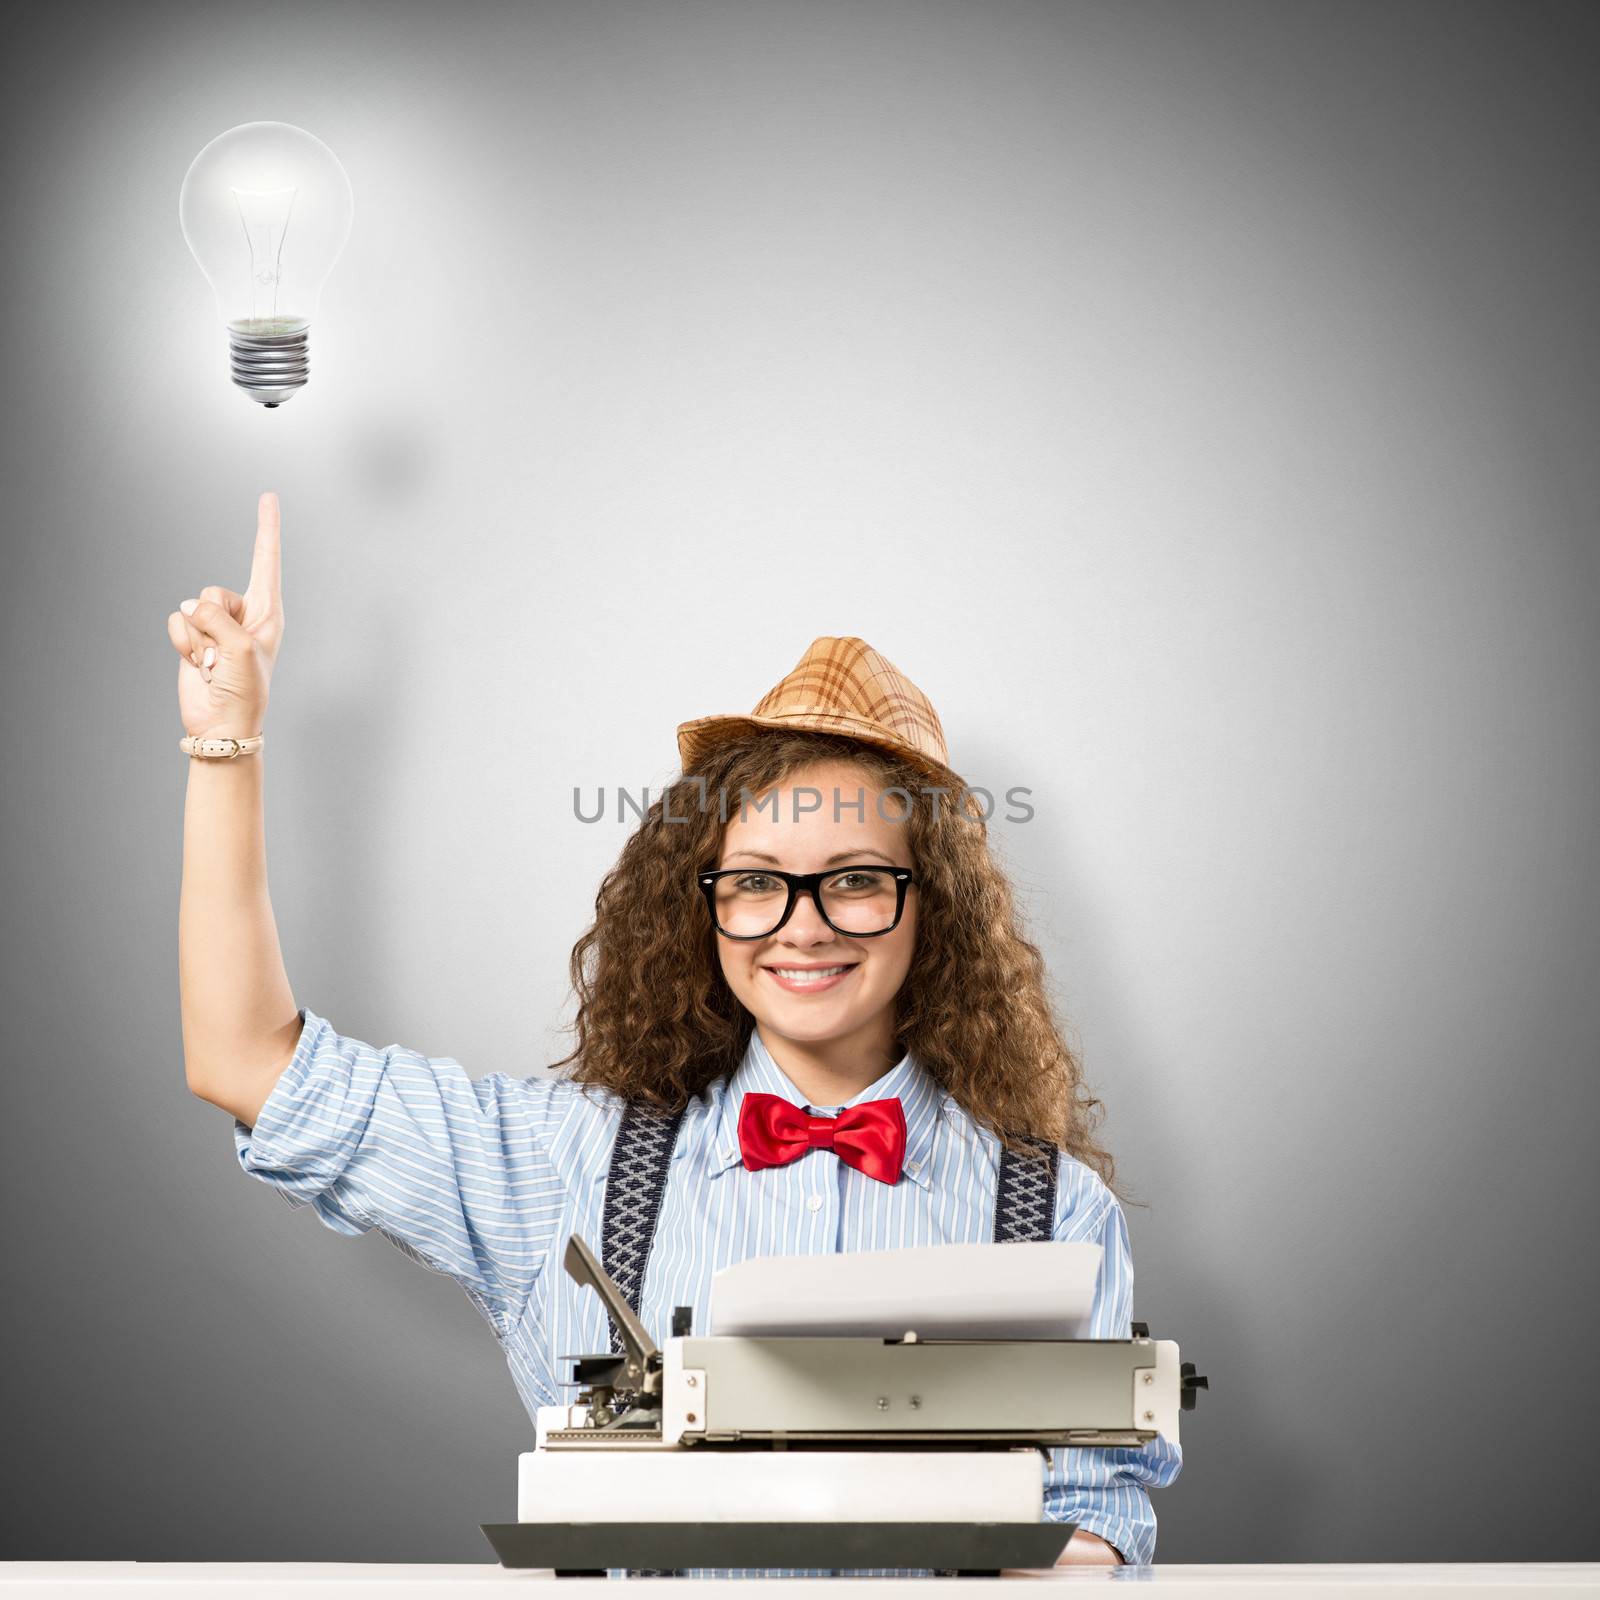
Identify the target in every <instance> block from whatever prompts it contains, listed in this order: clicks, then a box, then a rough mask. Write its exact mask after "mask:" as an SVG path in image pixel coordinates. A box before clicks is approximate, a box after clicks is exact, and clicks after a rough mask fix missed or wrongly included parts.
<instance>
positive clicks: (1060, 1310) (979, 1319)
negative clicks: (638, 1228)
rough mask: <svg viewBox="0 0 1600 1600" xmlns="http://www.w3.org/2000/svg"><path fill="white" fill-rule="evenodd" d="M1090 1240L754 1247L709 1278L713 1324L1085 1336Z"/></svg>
mask: <svg viewBox="0 0 1600 1600" xmlns="http://www.w3.org/2000/svg"><path fill="white" fill-rule="evenodd" d="M1100 1255H1101V1250H1100V1246H1099V1245H1097V1244H938V1245H926V1246H920V1247H918V1248H916V1249H910V1250H852V1251H847V1252H846V1253H844V1254H842V1255H830V1256H758V1257H756V1258H755V1259H753V1260H750V1261H741V1262H739V1263H737V1264H736V1265H734V1266H731V1267H724V1268H723V1270H722V1271H721V1272H719V1273H717V1274H716V1275H715V1276H714V1277H713V1278H712V1280H711V1331H712V1333H713V1334H719V1333H742V1334H766V1335H773V1334H785V1333H789V1334H813V1335H814V1334H828V1335H835V1334H839V1335H845V1334H867V1335H870V1336H873V1337H880V1338H889V1339H897V1338H900V1337H901V1336H902V1335H904V1334H906V1333H908V1332H912V1333H916V1334H917V1335H919V1336H920V1337H921V1338H924V1339H1086V1338H1088V1337H1089V1325H1088V1324H1089V1312H1090V1309H1091V1307H1092V1305H1093V1303H1094V1287H1095V1280H1096V1278H1097V1277H1098V1276H1099V1272H1100Z"/></svg>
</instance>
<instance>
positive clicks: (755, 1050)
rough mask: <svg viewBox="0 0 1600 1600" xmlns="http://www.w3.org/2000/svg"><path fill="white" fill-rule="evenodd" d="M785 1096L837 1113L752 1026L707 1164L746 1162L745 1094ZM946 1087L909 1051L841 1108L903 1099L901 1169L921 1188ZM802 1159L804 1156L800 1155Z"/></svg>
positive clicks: (726, 1091)
mask: <svg viewBox="0 0 1600 1600" xmlns="http://www.w3.org/2000/svg"><path fill="white" fill-rule="evenodd" d="M752 1091H753V1092H755V1093H758V1094H776V1095H781V1096H782V1097H783V1098H784V1099H785V1100H787V1101H789V1102H790V1103H791V1104H793V1105H797V1106H803V1107H808V1108H809V1109H810V1110H811V1111H813V1112H819V1113H820V1112H831V1111H833V1110H834V1109H835V1108H834V1107H832V1106H811V1105H810V1103H809V1102H808V1101H807V1100H806V1097H805V1096H804V1095H803V1094H802V1093H801V1092H800V1091H799V1090H798V1089H797V1088H795V1086H794V1084H793V1083H792V1082H791V1081H790V1079H789V1075H788V1074H787V1073H786V1072H785V1071H784V1070H783V1068H782V1067H780V1066H779V1065H778V1063H777V1062H776V1061H775V1060H773V1058H772V1052H771V1051H769V1050H768V1049H767V1047H766V1046H765V1045H764V1044H763V1043H762V1042H761V1035H760V1033H759V1032H757V1031H756V1030H754V1029H752V1030H751V1033H750V1043H749V1045H748V1046H747V1047H746V1049H745V1053H744V1059H743V1060H742V1061H741V1062H740V1063H739V1065H738V1066H737V1067H736V1068H735V1069H734V1071H733V1073H732V1074H731V1075H730V1076H729V1077H728V1078H727V1079H726V1080H725V1081H724V1084H723V1092H722V1106H721V1109H720V1111H719V1112H718V1114H717V1117H716V1120H715V1122H714V1124H713V1131H714V1136H715V1144H714V1146H713V1148H712V1151H711V1155H710V1159H709V1161H708V1162H707V1166H708V1168H709V1170H710V1171H711V1172H712V1173H719V1172H725V1171H727V1169H728V1168H729V1167H736V1166H738V1165H740V1162H741V1159H742V1158H741V1156H740V1154H739V1111H740V1108H741V1107H742V1106H743V1105H744V1097H745V1095H747V1094H749V1093H751V1092H752ZM945 1098H946V1097H945V1092H944V1090H943V1089H942V1088H940V1086H939V1085H938V1083H936V1082H935V1081H934V1078H933V1076H932V1074H931V1073H929V1072H928V1071H927V1070H926V1069H925V1068H923V1067H921V1066H919V1065H918V1063H917V1062H916V1061H915V1060H913V1059H912V1057H911V1056H909V1055H903V1056H901V1058H900V1059H899V1060H898V1061H897V1062H896V1063H895V1064H894V1066H892V1067H890V1068H889V1070H888V1071H887V1072H886V1073H884V1075H883V1076H882V1077H881V1078H879V1079H878V1080H877V1082H876V1083H869V1084H868V1085H867V1087H866V1088H865V1089H863V1090H861V1092H860V1093H859V1094H856V1095H853V1096H852V1097H851V1098H850V1099H849V1100H846V1101H845V1103H844V1105H842V1106H840V1107H838V1109H839V1110H841V1111H843V1110H844V1109H845V1107H847V1106H854V1105H860V1104H862V1103H863V1102H864V1101H867V1100H898V1101H899V1102H900V1107H901V1110H903V1111H904V1112H905V1117H906V1157H905V1162H904V1165H903V1166H902V1167H901V1169H900V1172H901V1176H902V1177H903V1178H909V1179H910V1180H911V1181H912V1182H913V1183H915V1184H917V1185H918V1186H919V1187H920V1188H923V1189H926V1188H928V1187H929V1184H930V1172H929V1168H930V1161H929V1157H930V1155H931V1154H932V1151H933V1136H934V1133H935V1131H936V1129H937V1126H938V1121H939V1113H940V1111H941V1110H942V1108H943V1106H944V1101H945ZM800 1159H801V1160H802V1161H803V1160H804V1159H805V1157H804V1156H802V1157H801V1158H800Z"/></svg>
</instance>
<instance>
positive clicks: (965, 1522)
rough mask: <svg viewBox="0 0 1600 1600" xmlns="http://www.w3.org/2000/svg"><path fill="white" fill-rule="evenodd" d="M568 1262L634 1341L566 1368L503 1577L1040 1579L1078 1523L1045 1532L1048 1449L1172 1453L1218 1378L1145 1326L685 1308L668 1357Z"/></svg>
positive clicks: (618, 1299) (575, 1255) (608, 1288)
mask: <svg viewBox="0 0 1600 1600" xmlns="http://www.w3.org/2000/svg"><path fill="white" fill-rule="evenodd" d="M937 1248H962V1247H937ZM984 1248H992V1249H998V1250H1009V1249H1016V1248H1031V1247H1018V1246H1012V1245H1003V1244H1002V1245H994V1246H988V1247H984ZM1043 1248H1047V1249H1049V1248H1063V1249H1068V1248H1082V1249H1086V1248H1091V1247H1088V1246H1078V1247H1073V1246H1045V1247H1043ZM565 1266H566V1270H567V1272H568V1273H569V1274H571V1276H572V1277H573V1278H575V1279H576V1280H577V1281H578V1282H579V1283H580V1284H583V1285H585V1286H587V1287H589V1288H592V1289H594V1290H595V1291H596V1293H598V1294H599V1296H600V1298H601V1299H602V1301H603V1302H604V1303H605V1307H606V1310H607V1312H608V1313H609V1314H610V1316H611V1319H612V1322H613V1323H614V1325H615V1326H616V1328H617V1329H618V1330H619V1332H620V1335H621V1344H622V1350H621V1352H620V1353H613V1354H605V1355H590V1356H579V1357H575V1358H573V1359H574V1361H575V1369H574V1378H575V1380H576V1385H577V1386H578V1388H579V1390H580V1393H579V1396H578V1399H577V1401H576V1403H575V1404H573V1405H570V1406H548V1407H541V1408H540V1411H539V1416H538V1426H537V1433H536V1445H535V1448H534V1449H533V1450H531V1451H528V1452H526V1453H525V1454H523V1455H522V1456H521V1457H520V1458H519V1478H518V1496H517V1516H518V1519H519V1520H518V1521H516V1522H514V1523H492V1524H484V1525H483V1532H484V1533H485V1535H486V1536H487V1537H488V1539H489V1541H490V1543H491V1544H492V1545H493V1546H494V1549H495V1552H496V1554H497V1555H498V1556H499V1557H500V1560H501V1562H502V1563H503V1564H504V1565H506V1566H518V1567H544V1568H553V1569H554V1570H555V1572H556V1574H557V1575H558V1576H578V1575H600V1574H603V1573H604V1572H605V1571H606V1570H608V1569H613V1568H623V1569H627V1570H630V1571H634V1572H644V1573H662V1572H672V1571H681V1570H684V1569H699V1568H710V1569H724V1568H805V1569H823V1570H839V1569H860V1568H893V1569H913V1570H919V1571H920V1570H929V1571H934V1572H939V1573H950V1574H963V1575H965V1574H974V1575H977V1574H993V1573H996V1572H998V1571H1000V1570H1001V1569H1002V1568H1010V1567H1024V1568H1026V1567H1049V1566H1051V1565H1053V1564H1054V1563H1055V1561H1056V1559H1057V1558H1058V1557H1059V1556H1060V1554H1061V1552H1062V1550H1063V1549H1064V1548H1065V1546H1066V1543H1067V1540H1068V1539H1070V1538H1071V1536H1072V1534H1073V1531H1074V1529H1073V1525H1072V1524H1070V1523H1064V1522H1046V1521H1044V1520H1042V1511H1043V1496H1044V1471H1045V1466H1046V1464H1047V1458H1046V1454H1045V1452H1046V1451H1048V1450H1049V1449H1050V1448H1052V1447H1054V1446H1058V1445H1067V1446H1073V1447H1077V1448H1088V1449H1094V1448H1106V1447H1117V1446H1132V1447H1137V1446H1139V1445H1142V1444H1144V1443H1146V1442H1147V1441H1149V1440H1151V1439H1153V1438H1155V1437H1156V1435H1157V1434H1160V1435H1163V1436H1164V1437H1165V1438H1167V1439H1169V1440H1171V1441H1172V1442H1173V1443H1177V1442H1178V1417H1179V1413H1180V1412H1182V1411H1188V1410H1192V1409H1193V1407H1194V1404H1195V1399H1196V1394H1197V1391H1198V1390H1200V1389H1203V1388H1206V1387H1208V1384H1207V1381H1206V1379H1205V1378H1203V1377H1199V1376H1197V1375H1196V1373H1195V1369H1194V1364H1193V1363H1192V1362H1186V1361H1183V1362H1181V1361H1180V1360H1179V1357H1178V1346H1177V1345H1176V1344H1175V1343H1173V1342H1172V1341H1171V1340H1169V1339H1152V1338H1150V1336H1149V1332H1148V1330H1147V1329H1146V1328H1145V1327H1144V1325H1143V1324H1140V1323H1135V1324H1134V1325H1133V1329H1132V1332H1133V1337H1132V1338H1131V1339H1054V1338H1016V1339H1013V1338H1004V1339H970V1338H936V1337H935V1338H925V1337H919V1336H918V1333H917V1331H916V1330H915V1329H907V1330H905V1331H904V1333H903V1334H902V1335H900V1336H898V1337H893V1338H884V1337H859V1336H858V1337H850V1336H807V1335H799V1336H773V1337H765V1336H747V1335H727V1334H711V1335H704V1336H698V1335H696V1334H695V1333H694V1332H693V1330H692V1329H691V1327H690V1325H689V1324H690V1313H689V1311H688V1310H687V1309H686V1308H681V1307H680V1308H679V1309H678V1311H677V1312H676V1313H675V1315H674V1317H673V1326H672V1336H671V1337H670V1338H669V1339H668V1340H667V1341H666V1347H665V1348H664V1349H658V1348H657V1347H656V1345H655V1344H654V1342H653V1341H652V1340H651V1338H650V1336H649V1335H648V1333H646V1331H645V1329H644V1327H643V1325H642V1324H641V1323H640V1321H639V1319H638V1317H637V1316H636V1315H635V1314H634V1312H633V1310H632V1309H631V1307H630V1306H629V1305H628V1303H627V1301H626V1300H625V1299H624V1297H623V1296H622V1294H621V1293H620V1292H619V1291H618V1289H617V1287H616V1285H615V1284H614V1283H613V1281H612V1280H611V1278H610V1277H609V1276H608V1275H607V1274H606V1272H605V1271H604V1269H603V1268H602V1267H601V1265H600V1263H599V1261H598V1260H597V1259H596V1258H595V1256H594V1253H593V1252H592V1251H591V1250H590V1248H589V1247H588V1245H586V1244H585V1243H584V1242H583V1240H581V1239H579V1238H577V1237H576V1236H574V1237H573V1238H572V1239H571V1240H570V1241H569V1243H568V1246H567V1251H566V1256H565Z"/></svg>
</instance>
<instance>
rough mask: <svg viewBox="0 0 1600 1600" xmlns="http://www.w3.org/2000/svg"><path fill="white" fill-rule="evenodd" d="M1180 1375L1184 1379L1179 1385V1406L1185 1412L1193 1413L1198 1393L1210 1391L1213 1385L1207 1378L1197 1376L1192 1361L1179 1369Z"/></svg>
mask: <svg viewBox="0 0 1600 1600" xmlns="http://www.w3.org/2000/svg"><path fill="white" fill-rule="evenodd" d="M1178 1375H1179V1377H1180V1378H1181V1379H1182V1382H1181V1384H1180V1385H1179V1390H1180V1393H1179V1398H1178V1404H1179V1405H1180V1406H1182V1407H1183V1409H1184V1410H1185V1411H1193V1410H1194V1403H1195V1400H1196V1399H1197V1398H1198V1395H1197V1391H1199V1390H1201V1389H1209V1388H1210V1387H1211V1385H1210V1383H1209V1382H1208V1381H1207V1380H1206V1379H1205V1378H1202V1377H1199V1376H1197V1374H1196V1373H1195V1370H1194V1362H1192V1361H1185V1362H1184V1363H1183V1364H1182V1365H1181V1366H1180V1367H1179V1368H1178Z"/></svg>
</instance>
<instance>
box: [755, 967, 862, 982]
mask: <svg viewBox="0 0 1600 1600" xmlns="http://www.w3.org/2000/svg"><path fill="white" fill-rule="evenodd" d="M772 970H773V971H774V972H775V973H777V975H778V976H779V977H780V978H787V979H788V980H789V982H790V983H821V982H822V980H823V979H824V978H836V977H838V975H839V974H840V973H841V972H848V971H849V970H850V969H849V967H848V966H844V967H774V968H773V969H772Z"/></svg>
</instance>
